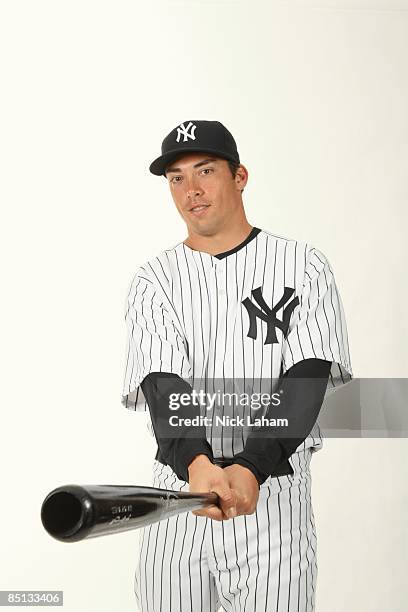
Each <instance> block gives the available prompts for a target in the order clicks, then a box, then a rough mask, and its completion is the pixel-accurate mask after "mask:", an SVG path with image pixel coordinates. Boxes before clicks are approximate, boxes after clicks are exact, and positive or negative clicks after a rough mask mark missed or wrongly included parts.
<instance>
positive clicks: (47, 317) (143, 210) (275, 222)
mask: <svg viewBox="0 0 408 612" xmlns="http://www.w3.org/2000/svg"><path fill="white" fill-rule="evenodd" d="M0 56H1V68H0V69H1V74H0V76H1V87H2V94H1V96H0V104H1V114H0V121H1V137H0V147H1V160H0V161H1V169H2V179H1V185H0V189H1V203H2V221H1V240H0V248H1V260H2V275H1V276H2V278H1V293H2V300H1V301H2V316H1V346H2V351H1V372H2V385H1V407H2V431H3V435H2V439H1V446H0V453H1V456H0V459H1V462H2V463H1V466H2V471H1V491H2V503H1V505H0V521H1V523H0V524H1V547H0V550H1V553H0V555H1V556H0V563H1V565H0V589H25V590H28V589H63V590H64V598H65V604H64V609H65V610H66V611H67V612H74V611H75V612H78V611H79V612H82V611H83V612H85V611H89V610H98V611H99V612H103V611H105V610H106V612H108V611H109V612H112V610H119V609H120V610H121V612H130V611H136V610H137V608H136V601H135V598H134V594H133V572H134V565H135V549H136V543H137V538H138V532H136V531H133V532H130V533H128V534H117V535H116V536H108V537H106V538H99V539H95V540H88V541H83V542H80V543H77V544H74V545H68V544H62V543H59V542H56V541H55V540H52V539H51V538H50V537H49V536H48V535H47V534H46V533H45V531H44V530H43V529H42V526H41V523H40V514H39V513H40V507H41V503H42V500H43V498H44V497H45V495H46V494H47V493H48V491H49V490H51V489H52V488H54V487H56V486H59V485H61V484H66V483H74V482H76V483H88V484H90V483H100V484H102V483H117V484H150V472H151V466H152V462H153V457H154V453H155V450H156V447H155V443H154V441H153V439H152V438H151V437H150V436H149V434H148V431H147V429H146V425H145V417H144V416H143V415H136V414H134V413H132V412H129V411H126V410H125V409H124V408H123V407H122V406H121V404H120V393H121V390H122V378H123V373H124V359H125V324H124V318H123V312H124V301H125V297H126V292H127V289H128V287H129V283H130V281H131V278H132V275H133V274H134V272H135V270H136V268H137V267H138V266H139V265H140V264H141V263H143V262H145V261H146V260H147V259H149V258H150V257H152V256H154V255H156V254H158V252H160V251H161V250H163V249H164V248H168V247H169V246H172V245H174V244H175V243H176V242H178V241H180V240H184V238H185V237H186V235H187V234H186V231H185V226H184V223H183V221H182V219H181V218H180V217H179V216H178V213H177V211H176V208H175V206H174V203H173V201H172V199H171V196H170V193H169V191H168V187H167V184H166V181H165V180H164V179H163V178H158V177H154V176H153V175H151V174H150V173H149V171H148V165H149V163H150V162H151V161H152V160H153V159H154V158H155V157H156V156H157V155H158V154H159V153H160V144H161V141H162V139H163V137H164V136H165V135H166V134H167V133H168V132H169V131H170V130H171V129H172V128H173V127H174V126H175V125H177V124H178V123H180V122H182V121H184V120H189V119H218V120H220V121H221V122H223V123H224V124H225V125H226V126H227V127H228V129H229V130H230V131H231V132H232V134H233V135H234V136H235V138H236V140H237V143H238V150H239V152H240V155H241V160H242V162H243V163H244V164H245V165H246V167H247V168H248V170H249V183H248V186H247V188H246V189H245V193H244V202H245V207H246V212H247V217H248V221H249V222H250V223H251V224H252V225H256V226H258V227H261V228H264V229H266V230H268V231H271V232H274V233H277V234H279V235H284V236H288V237H292V238H297V239H299V240H308V241H309V242H311V243H312V244H313V245H314V246H316V247H317V248H319V249H321V250H322V251H323V252H324V253H325V255H326V256H327V257H328V258H329V261H330V263H331V265H332V267H333V269H334V273H335V277H336V281H337V284H338V287H339V290H340V293H341V296H342V300H343V303H344V308H345V312H346V318H347V323H348V331H349V341H350V352H351V362H352V366H353V371H354V375H355V376H360V377H406V376H407V375H408V359H407V351H406V346H407V340H408V324H407V314H406V303H407V297H408V296H407V283H406V260H407V247H406V244H405V230H406V227H407V212H406V205H407V183H406V177H407V174H408V139H407V136H408V120H407V113H406V109H407V107H408V82H407V74H408V72H407V71H408V0H405V1H404V0H399V1H397V0H382V1H380V0H372V1H370V0H354V1H353V0H344V1H340V0H316V1H315V2H312V1H311V0H304V1H302V2H300V1H294V0H291V2H289V1H276V0H275V1H273V0H268V1H260V0H258V1H257V2H249V1H248V0H245V1H244V0H242V1H239V0H235V1H233V0H229V1H227V0H217V1H215V0H214V1H209V0H201V1H198V0H188V1H184V2H181V1H175V0H169V1H167V2H165V1H158V0H156V1H154V2H146V3H144V4H141V3H139V2H129V1H122V2H113V1H107V0H105V1H101V0H99V1H98V2H96V1H90V0H80V1H78V0H71V1H70V2H62V1H60V0H59V1H58V0H57V1H56V0H49V1H48V2H46V1H44V0H37V1H36V2H30V1H22V0H20V1H19V0H13V1H11V0H8V1H7V0H5V1H4V2H2V3H1V7H0ZM407 451H408V447H407V440H406V439H388V440H387V439H385V440H384V439H383V440H379V439H370V440H326V441H325V446H324V448H323V449H322V450H321V451H320V452H319V453H317V455H315V457H314V458H313V461H312V477H313V507H314V512H315V517H316V523H317V531H318V534H317V535H318V565H319V575H318V585H317V612H325V611H327V610H330V612H343V611H344V610H349V609H353V610H359V612H380V611H381V612H382V611H383V609H387V610H392V611H393V612H403V610H405V605H406V603H405V602H406V600H407V597H408V592H407V583H406V567H407V563H408V531H407V526H406V520H405V517H406V507H407V502H408V487H407V476H408V473H407V458H408V452H407ZM404 570H405V571H404ZM16 609H20V608H16Z"/></svg>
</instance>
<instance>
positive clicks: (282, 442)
mask: <svg viewBox="0 0 408 612" xmlns="http://www.w3.org/2000/svg"><path fill="white" fill-rule="evenodd" d="M331 363H332V362H331V361H325V360H323V359H305V360H303V361H300V362H298V363H296V364H294V365H293V366H292V367H291V368H290V369H289V370H287V372H285V374H284V375H283V376H282V377H281V379H280V381H279V385H278V386H277V389H278V390H282V391H283V393H281V394H280V405H279V407H276V406H273V405H272V404H270V405H269V406H268V409H267V411H266V413H265V415H264V416H265V417H266V418H268V419H270V418H277V416H279V418H287V419H288V427H287V429H286V430H285V432H288V437H285V438H284V437H283V435H287V434H286V433H285V434H283V433H279V435H278V436H276V429H275V428H274V429H270V428H269V427H268V425H262V426H257V427H255V426H254V427H253V428H252V431H251V433H250V434H249V436H248V438H247V440H246V443H245V448H244V450H243V451H242V452H240V453H237V454H236V455H235V456H234V463H238V464H239V465H243V466H244V467H247V468H248V469H250V470H251V471H252V473H253V474H254V475H255V477H256V479H257V480H258V484H259V485H261V484H262V483H263V482H264V481H265V480H266V479H267V478H268V476H270V475H273V474H274V473H275V472H276V470H277V468H278V466H279V465H282V464H285V462H286V464H287V465H288V467H289V468H290V470H291V473H292V474H293V469H292V468H291V466H290V464H289V463H288V461H287V460H288V458H289V457H290V456H291V455H292V453H294V452H295V450H296V448H297V447H298V446H299V445H300V444H301V443H302V442H303V441H304V440H305V439H306V438H307V436H308V435H309V433H310V432H311V430H312V428H313V426H314V424H315V422H316V420H317V417H318V416H319V412H320V409H321V407H322V403H323V399H324V395H325V391H326V387H327V381H328V378H329V375H330V369H331ZM268 429H269V431H268ZM272 436H274V437H272ZM286 473H287V472H286Z"/></svg>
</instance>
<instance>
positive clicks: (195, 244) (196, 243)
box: [184, 221, 253, 255]
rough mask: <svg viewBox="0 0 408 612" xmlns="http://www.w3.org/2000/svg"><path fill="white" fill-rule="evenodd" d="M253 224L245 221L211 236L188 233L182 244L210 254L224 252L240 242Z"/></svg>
mask: <svg viewBox="0 0 408 612" xmlns="http://www.w3.org/2000/svg"><path fill="white" fill-rule="evenodd" d="M252 229H253V226H252V225H250V224H249V223H248V222H247V221H246V222H245V223H243V224H241V225H239V227H237V228H233V229H228V230H225V231H220V232H217V233H216V234H214V235H213V236H200V234H189V236H188V238H187V239H186V240H184V244H185V245H186V246H188V247H190V249H193V250H195V251H204V252H205V253H209V254H210V255H218V253H224V252H225V251H229V250H231V249H233V248H234V247H236V246H237V245H239V244H241V242H243V241H244V240H245V238H247V236H248V235H249V234H250V232H251V231H252Z"/></svg>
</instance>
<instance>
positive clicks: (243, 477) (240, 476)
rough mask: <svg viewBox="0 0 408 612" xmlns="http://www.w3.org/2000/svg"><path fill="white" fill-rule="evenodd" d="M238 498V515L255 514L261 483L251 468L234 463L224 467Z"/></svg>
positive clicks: (229, 482)
mask: <svg viewBox="0 0 408 612" xmlns="http://www.w3.org/2000/svg"><path fill="white" fill-rule="evenodd" d="M223 471H224V474H226V476H227V480H228V484H229V486H230V488H231V489H232V490H233V491H234V493H235V495H236V498H237V516H240V515H242V514H253V513H254V512H255V510H256V505H257V503H258V498H259V483H258V480H257V479H256V478H255V476H254V474H253V473H252V472H251V470H250V469H248V468H246V467H244V466H243V465H239V464H238V463H233V464H232V465H228V466H227V467H225V468H224V469H223Z"/></svg>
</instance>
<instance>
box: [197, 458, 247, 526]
mask: <svg viewBox="0 0 408 612" xmlns="http://www.w3.org/2000/svg"><path fill="white" fill-rule="evenodd" d="M248 471H249V470H248ZM188 480H189V491H190V493H210V492H211V491H214V492H215V493H217V495H219V497H220V505H221V507H218V506H216V505H215V504H214V505H211V506H207V507H206V508H203V509H202V510H192V512H193V514H195V515H196V516H208V518H211V519H214V520H216V521H224V520H227V519H229V518H233V517H234V516H236V496H235V493H234V491H233V490H232V489H231V487H230V486H229V484H228V480H227V475H226V473H225V470H223V469H222V468H221V467H219V466H218V465H214V464H213V463H212V462H211V461H210V460H209V458H208V457H207V456H206V455H196V457H194V459H193V460H192V461H191V463H190V465H189V466H188Z"/></svg>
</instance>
